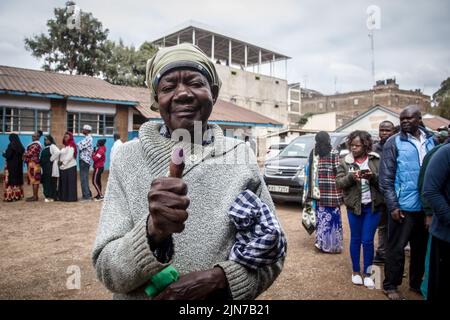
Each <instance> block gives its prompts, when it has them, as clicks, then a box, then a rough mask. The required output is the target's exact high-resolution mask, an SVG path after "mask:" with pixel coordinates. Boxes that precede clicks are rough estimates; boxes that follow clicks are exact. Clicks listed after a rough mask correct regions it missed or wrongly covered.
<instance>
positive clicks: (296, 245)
mask: <svg viewBox="0 0 450 320" xmlns="http://www.w3.org/2000/svg"><path fill="white" fill-rule="evenodd" d="M103 178H104V180H105V184H104V185H106V178H107V177H106V175H104V177H103ZM40 189H41V191H40V192H42V188H40ZM91 189H92V191H93V188H92V187H91ZM0 191H1V195H3V189H1V188H0ZM25 195H26V197H27V196H30V195H31V189H30V188H29V187H28V186H26V188H25ZM80 195H81V193H80V192H79V196H80ZM101 206H102V202H76V203H63V202H53V203H45V202H44V201H43V195H42V194H41V198H40V201H39V202H35V203H28V202H24V201H19V202H15V203H5V202H0V235H1V245H0V257H1V258H0V259H1V260H0V274H1V277H0V299H89V300H91V299H92V300H93V299H111V297H112V295H111V293H110V292H109V291H107V290H106V289H105V288H104V287H103V285H102V284H101V283H100V282H99V281H98V280H97V279H96V276H95V272H94V269H93V267H92V263H91V248H92V244H93V241H94V238H95V232H96V228H97V224H98V219H99V215H100V210H101ZM277 214H278V216H279V219H280V221H281V224H282V226H283V228H284V230H285V232H286V235H287V238H288V256H287V259H286V262H285V265H284V269H283V271H282V273H281V275H280V276H279V277H278V279H277V280H276V281H275V283H274V284H273V285H272V286H271V287H270V288H269V289H268V290H267V291H266V292H264V293H263V294H262V295H261V296H260V297H259V299H266V300H272V299H273V300H300V299H301V300H308V299H318V300H323V299H327V300H361V299H364V300H372V299H373V300H379V299H386V298H385V296H384V295H383V293H382V290H376V289H375V290H369V289H366V288H365V287H356V286H354V285H352V283H351V280H350V278H351V262H350V256H349V250H348V247H349V236H350V233H349V228H348V223H347V218H346V215H345V211H344V212H343V222H344V241H345V247H344V252H343V253H342V254H337V255H336V254H323V253H320V252H318V251H317V250H316V249H315V247H314V235H312V236H309V235H308V234H307V232H306V231H305V230H304V229H303V227H302V226H301V223H300V211H299V209H298V207H297V206H295V205H287V204H283V205H281V204H280V205H277ZM74 266H75V267H74ZM73 270H79V271H80V275H81V277H80V280H81V281H80V289H68V287H67V284H69V285H70V284H73V281H71V280H72V279H73V272H74V271H73ZM381 274H383V272H381ZM382 278H383V276H382ZM382 278H381V280H382ZM405 280H406V279H405ZM69 287H70V286H69ZM407 288H408V287H407V281H404V282H403V285H402V292H403V293H404V294H405V296H406V297H407V298H408V299H420V296H418V295H416V294H414V293H412V292H409V291H408V290H407Z"/></svg>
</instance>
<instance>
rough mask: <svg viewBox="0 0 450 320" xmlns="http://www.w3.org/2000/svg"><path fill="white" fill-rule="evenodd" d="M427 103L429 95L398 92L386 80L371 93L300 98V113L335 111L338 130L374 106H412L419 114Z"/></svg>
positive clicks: (396, 88) (379, 82)
mask: <svg viewBox="0 0 450 320" xmlns="http://www.w3.org/2000/svg"><path fill="white" fill-rule="evenodd" d="M302 90H303V89H302ZM430 102H431V101H430V96H427V95H424V94H423V93H422V92H421V91H420V90H419V89H417V90H404V89H400V88H399V85H398V84H397V83H396V81H395V79H387V80H380V81H377V82H376V84H375V85H374V86H373V88H372V90H364V91H353V92H347V93H337V94H334V95H320V94H311V97H308V96H302V103H301V112H302V114H303V115H305V114H308V115H314V114H322V113H330V112H335V113H336V127H340V126H342V125H344V124H345V123H347V122H348V121H350V120H352V119H353V118H355V117H357V116H358V115H360V114H361V113H363V112H365V111H367V110H368V109H369V108H370V107H372V106H375V105H383V106H386V107H389V108H404V107H406V106H407V105H410V104H416V105H419V106H420V108H421V110H422V111H427V110H429V108H430Z"/></svg>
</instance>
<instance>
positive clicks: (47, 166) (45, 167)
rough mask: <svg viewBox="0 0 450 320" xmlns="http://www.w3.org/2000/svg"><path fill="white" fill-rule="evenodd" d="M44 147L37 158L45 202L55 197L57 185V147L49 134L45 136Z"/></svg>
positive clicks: (53, 199) (51, 200)
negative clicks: (40, 170) (40, 169)
mask: <svg viewBox="0 0 450 320" xmlns="http://www.w3.org/2000/svg"><path fill="white" fill-rule="evenodd" d="M44 146H45V147H44V149H43V150H42V152H41V157H40V159H39V161H40V164H41V167H42V179H41V183H42V187H43V189H44V196H45V202H53V201H55V200H56V199H57V198H58V197H57V191H56V188H57V185H58V178H59V168H58V159H59V153H60V151H59V149H58V147H57V146H56V144H55V140H54V139H53V137H52V136H51V135H47V136H45V139H44Z"/></svg>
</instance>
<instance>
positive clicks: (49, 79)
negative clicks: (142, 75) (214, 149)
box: [0, 66, 282, 126]
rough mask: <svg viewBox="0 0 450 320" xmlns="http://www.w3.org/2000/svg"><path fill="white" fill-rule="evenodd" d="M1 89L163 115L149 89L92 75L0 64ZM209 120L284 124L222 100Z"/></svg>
mask: <svg viewBox="0 0 450 320" xmlns="http://www.w3.org/2000/svg"><path fill="white" fill-rule="evenodd" d="M0 90H5V91H7V92H8V91H10V92H11V91H12V92H21V93H27V94H43V95H59V96H63V97H66V98H69V99H71V98H72V99H76V98H79V99H82V98H88V99H95V100H102V101H105V102H107V103H117V104H120V103H127V104H130V103H131V104H133V105H135V107H136V109H137V110H138V111H139V112H141V113H142V115H143V116H144V117H146V118H160V115H159V113H157V112H154V111H152V110H150V92H149V90H148V89H147V88H136V87H127V86H117V85H113V84H110V83H108V82H106V81H104V80H102V79H99V78H95V77H90V76H80V75H69V74H63V73H56V72H46V71H41V70H31V69H22V68H15V67H9V66H0ZM210 120H211V121H223V122H239V123H255V124H266V125H267V124H272V125H275V126H281V125H282V124H281V123H280V122H277V121H275V120H273V119H271V118H268V117H265V116H263V115H261V114H259V113H256V112H253V111H251V110H247V109H245V108H242V107H239V106H237V105H235V104H233V103H230V102H226V101H223V100H220V99H219V100H218V101H217V102H216V104H215V105H214V108H213V112H212V114H211V117H210Z"/></svg>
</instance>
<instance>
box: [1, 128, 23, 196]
mask: <svg viewBox="0 0 450 320" xmlns="http://www.w3.org/2000/svg"><path fill="white" fill-rule="evenodd" d="M24 152H25V148H24V147H23V145H22V142H21V141H20V138H19V136H18V135H17V134H15V133H11V134H10V135H9V144H8V147H7V148H6V150H5V152H3V157H4V158H5V159H6V161H5V178H4V190H5V191H4V194H3V201H8V202H11V201H17V200H21V199H22V198H23V160H22V157H23V154H24Z"/></svg>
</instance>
